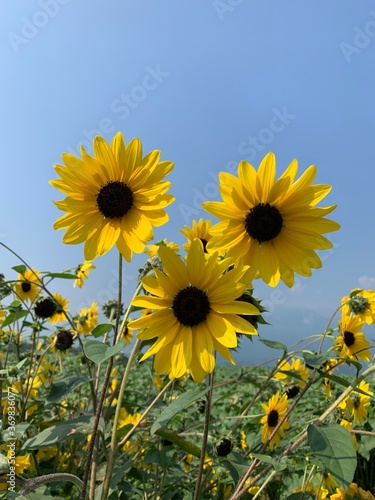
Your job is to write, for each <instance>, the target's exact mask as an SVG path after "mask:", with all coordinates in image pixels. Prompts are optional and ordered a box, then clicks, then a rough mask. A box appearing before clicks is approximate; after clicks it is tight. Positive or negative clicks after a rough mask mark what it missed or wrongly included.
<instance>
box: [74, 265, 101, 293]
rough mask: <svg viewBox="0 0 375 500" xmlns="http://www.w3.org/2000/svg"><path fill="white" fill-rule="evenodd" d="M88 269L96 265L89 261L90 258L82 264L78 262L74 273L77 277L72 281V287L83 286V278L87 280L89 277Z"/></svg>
mask: <svg viewBox="0 0 375 500" xmlns="http://www.w3.org/2000/svg"><path fill="white" fill-rule="evenodd" d="M90 269H96V266H94V264H93V263H92V262H91V260H86V261H85V262H83V264H79V266H78V267H77V269H76V271H75V274H76V275H77V279H76V280H75V281H74V283H73V287H74V288H75V287H76V286H78V287H79V288H82V287H83V280H87V278H88V277H89V272H90Z"/></svg>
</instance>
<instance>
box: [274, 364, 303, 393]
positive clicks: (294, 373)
mask: <svg viewBox="0 0 375 500" xmlns="http://www.w3.org/2000/svg"><path fill="white" fill-rule="evenodd" d="M285 372H287V373H285ZM309 376H310V374H309V370H308V369H307V368H306V365H305V362H304V361H302V360H301V359H300V358H292V359H291V360H290V363H289V361H287V360H286V359H284V360H283V361H282V362H281V363H280V364H279V366H278V371H277V372H276V373H275V375H274V378H275V379H276V380H279V381H280V382H282V383H283V384H294V385H298V386H299V387H304V386H305V385H306V380H307V379H308V378H309Z"/></svg>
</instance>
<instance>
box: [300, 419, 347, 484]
mask: <svg viewBox="0 0 375 500" xmlns="http://www.w3.org/2000/svg"><path fill="white" fill-rule="evenodd" d="M307 437H308V441H309V445H310V448H311V451H312V452H313V453H314V456H315V458H316V459H317V461H318V463H319V464H320V466H321V467H322V468H323V469H325V470H326V471H327V472H330V473H331V474H332V475H333V477H334V478H335V479H336V481H337V482H338V484H339V486H341V487H342V488H344V489H345V490H346V489H347V488H348V486H349V485H350V483H351V482H352V480H353V477H354V473H355V469H356V467H357V456H356V452H355V450H354V444H353V439H352V436H351V434H350V432H349V431H348V430H347V429H345V428H344V427H343V426H342V425H337V424H334V425H330V426H327V427H316V426H314V425H309V426H308V428H307Z"/></svg>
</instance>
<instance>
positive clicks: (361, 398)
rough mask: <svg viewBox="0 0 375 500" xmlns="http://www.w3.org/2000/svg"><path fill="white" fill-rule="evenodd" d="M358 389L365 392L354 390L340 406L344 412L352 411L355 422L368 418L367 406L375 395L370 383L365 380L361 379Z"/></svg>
mask: <svg viewBox="0 0 375 500" xmlns="http://www.w3.org/2000/svg"><path fill="white" fill-rule="evenodd" d="M358 389H360V390H361V391H363V392H364V393H365V394H363V393H362V392H355V391H353V392H352V393H351V394H350V395H349V396H348V397H347V398H346V399H344V401H342V402H341V403H340V404H339V406H338V407H339V408H340V409H341V410H342V411H343V412H347V413H351V416H352V418H353V421H354V423H355V424H356V423H361V422H364V421H365V420H366V418H367V408H368V407H369V406H370V398H371V396H373V395H374V393H373V392H372V391H370V385H369V384H368V383H367V382H365V381H364V380H362V381H361V383H360V384H359V386H358Z"/></svg>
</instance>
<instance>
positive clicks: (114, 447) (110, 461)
mask: <svg viewBox="0 0 375 500" xmlns="http://www.w3.org/2000/svg"><path fill="white" fill-rule="evenodd" d="M141 288H142V282H140V283H139V284H138V286H137V288H136V291H135V293H134V296H133V298H134V297H136V296H137V295H138V294H139V292H140V291H141ZM132 300H133V299H132ZM132 300H131V301H130V303H129V306H128V308H127V310H126V312H125V315H124V318H123V320H122V323H121V326H120V329H119V330H117V329H116V335H115V338H114V344H115V343H116V340H118V339H117V332H118V331H120V332H121V331H122V329H123V327H124V326H125V324H126V321H127V319H128V317H129V314H130V309H131V303H132ZM117 318H118V315H117ZM117 318H116V319H117ZM119 338H120V336H119ZM141 343H142V342H141V341H140V340H139V339H137V340H136V341H135V344H134V347H133V349H132V352H131V354H130V356H129V359H128V362H127V363H126V368H125V372H124V374H123V377H122V380H121V386H120V390H119V394H118V398H117V405H116V411H115V417H114V420H113V426H112V435H111V444H110V450H109V455H108V461H107V467H106V473H105V478H104V481H103V491H102V497H101V498H102V499H103V500H105V499H106V498H107V497H108V492H109V487H110V483H111V478H112V472H113V467H114V465H115V460H116V453H117V442H116V432H117V426H118V421H119V418H120V411H121V405H122V400H123V397H124V392H125V387H126V383H127V381H128V378H129V373H130V369H131V367H132V365H133V362H134V360H135V359H136V357H137V355H138V352H139V349H140V346H141Z"/></svg>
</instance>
